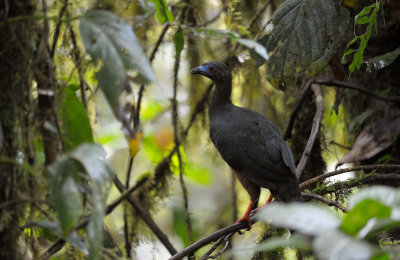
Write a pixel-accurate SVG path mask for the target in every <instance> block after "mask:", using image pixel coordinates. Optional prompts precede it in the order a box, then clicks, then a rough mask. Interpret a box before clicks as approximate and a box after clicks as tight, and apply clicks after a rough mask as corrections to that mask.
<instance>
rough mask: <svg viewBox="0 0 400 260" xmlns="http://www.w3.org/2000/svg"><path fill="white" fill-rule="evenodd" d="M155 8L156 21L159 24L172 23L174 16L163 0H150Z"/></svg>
mask: <svg viewBox="0 0 400 260" xmlns="http://www.w3.org/2000/svg"><path fill="white" fill-rule="evenodd" d="M150 1H151V2H153V3H154V4H155V6H156V19H157V21H158V22H160V23H165V22H172V21H174V16H173V15H172V13H171V12H170V11H169V9H168V5H167V3H166V2H165V0H150Z"/></svg>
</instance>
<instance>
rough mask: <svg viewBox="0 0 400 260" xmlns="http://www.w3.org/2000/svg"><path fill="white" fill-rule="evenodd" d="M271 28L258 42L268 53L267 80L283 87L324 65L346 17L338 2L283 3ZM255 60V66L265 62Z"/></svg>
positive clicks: (296, 0) (293, 0) (295, 0)
mask: <svg viewBox="0 0 400 260" xmlns="http://www.w3.org/2000/svg"><path fill="white" fill-rule="evenodd" d="M311 6H312V8H310V7H311ZM271 25H273V29H272V31H271V32H270V33H269V34H267V35H265V36H264V37H263V38H261V39H260V41H259V43H261V44H262V45H263V46H265V48H266V49H267V51H268V54H269V60H268V61H267V62H266V64H267V79H268V81H269V82H271V84H272V85H273V86H275V87H282V88H283V87H284V86H286V85H292V84H294V83H295V81H296V80H297V79H298V78H299V77H301V76H302V75H306V76H308V77H311V76H314V75H316V74H317V73H318V72H319V71H321V70H322V69H323V68H325V67H326V66H327V64H328V62H329V60H330V59H331V57H332V55H333V54H334V53H335V52H336V51H337V48H338V47H339V46H340V43H341V42H340V41H341V39H342V35H344V33H345V31H346V29H347V27H348V25H349V14H348V12H347V11H346V10H345V9H344V8H342V7H341V6H340V5H339V4H338V1H332V0H287V1H284V2H283V3H282V4H281V5H279V7H278V10H277V11H276V12H275V13H274V15H273V16H272V18H271ZM256 61H257V63H258V64H259V65H261V64H263V63H264V62H265V60H264V59H261V58H256Z"/></svg>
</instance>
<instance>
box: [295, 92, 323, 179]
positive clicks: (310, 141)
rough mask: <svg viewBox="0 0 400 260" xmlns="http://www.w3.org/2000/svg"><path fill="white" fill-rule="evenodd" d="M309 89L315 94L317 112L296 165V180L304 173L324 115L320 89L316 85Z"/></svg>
mask: <svg viewBox="0 0 400 260" xmlns="http://www.w3.org/2000/svg"><path fill="white" fill-rule="evenodd" d="M311 89H312V90H313V91H314V94H315V99H316V106H317V111H316V112H315V117H314V120H313V125H312V128H311V133H310V137H309V138H308V141H307V145H306V148H305V149H304V152H303V155H302V156H301V159H300V162H299V164H298V165H297V169H296V177H297V179H300V176H301V174H302V173H303V171H304V168H305V166H306V163H307V161H308V158H309V156H310V154H311V150H312V148H313V146H314V141H315V139H316V138H317V135H318V132H319V129H320V126H321V120H322V115H323V114H324V98H323V97H322V93H321V88H320V87H319V85H317V84H311Z"/></svg>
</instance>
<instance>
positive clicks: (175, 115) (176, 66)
mask: <svg viewBox="0 0 400 260" xmlns="http://www.w3.org/2000/svg"><path fill="white" fill-rule="evenodd" d="M178 30H179V29H178ZM180 57H181V56H180V53H177V55H176V57H175V63H174V83H173V96H172V100H171V103H172V110H171V113H172V125H173V127H174V142H175V146H176V147H178V149H177V151H176V153H177V155H178V164H179V184H180V186H181V189H182V195H183V204H184V209H185V223H186V229H187V233H188V238H189V243H193V236H192V225H191V222H190V215H189V204H188V195H187V193H188V192H187V189H186V185H185V181H184V180H183V165H182V164H183V162H182V155H181V151H180V149H179V146H180V140H179V129H178V128H179V126H178V121H179V119H178V117H179V116H178V101H177V95H178V71H179V65H180Z"/></svg>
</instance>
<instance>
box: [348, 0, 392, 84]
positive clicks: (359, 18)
mask: <svg viewBox="0 0 400 260" xmlns="http://www.w3.org/2000/svg"><path fill="white" fill-rule="evenodd" d="M384 3H385V0H376V2H375V3H373V4H371V5H369V6H366V7H364V9H363V10H362V11H361V12H360V13H359V14H358V15H356V16H355V17H354V36H355V37H354V38H353V39H352V40H351V41H350V42H349V43H348V44H347V48H348V50H347V51H346V52H345V53H344V54H343V57H342V62H345V60H346V56H351V55H353V61H352V62H351V63H350V65H349V71H350V74H349V78H350V75H351V73H353V71H354V69H355V68H357V70H359V69H360V67H361V65H362V63H363V62H364V60H363V55H364V51H365V48H366V47H367V44H368V41H369V39H370V37H371V33H372V28H373V27H375V31H376V33H378V26H377V15H378V12H379V10H380V9H382V6H383V4H384ZM365 24H368V26H367V29H366V30H365V33H364V34H361V35H357V34H356V27H357V25H365ZM357 43H358V48H357V49H355V48H354V47H353V48H351V46H354V45H356V44H357Z"/></svg>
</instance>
